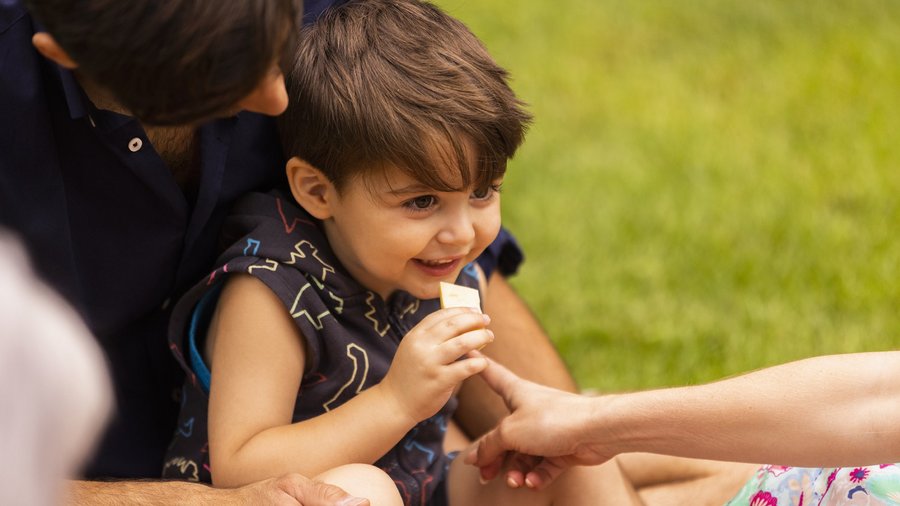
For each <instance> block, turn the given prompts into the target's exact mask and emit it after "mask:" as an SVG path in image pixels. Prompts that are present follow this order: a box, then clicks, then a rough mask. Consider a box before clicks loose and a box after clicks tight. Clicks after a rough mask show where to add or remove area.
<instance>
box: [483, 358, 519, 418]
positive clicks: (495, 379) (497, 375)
mask: <svg viewBox="0 0 900 506" xmlns="http://www.w3.org/2000/svg"><path fill="white" fill-rule="evenodd" d="M481 378H482V379H483V380H484V381H485V383H487V385H488V386H489V387H491V390H493V391H494V392H497V394H498V395H500V397H503V400H504V401H506V405H507V406H509V407H512V406H510V404H511V402H512V390H513V385H515V383H516V382H517V381H524V380H522V379H521V378H519V377H518V376H516V375H515V373H513V372H512V371H510V370H509V369H507V368H506V367H504V366H502V365H500V364H499V363H497V362H495V361H493V360H491V359H489V358H488V367H487V369H485V370H484V371H482V372H481Z"/></svg>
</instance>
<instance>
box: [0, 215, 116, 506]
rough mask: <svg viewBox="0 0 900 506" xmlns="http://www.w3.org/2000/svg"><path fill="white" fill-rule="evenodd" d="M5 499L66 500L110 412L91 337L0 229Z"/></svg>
mask: <svg viewBox="0 0 900 506" xmlns="http://www.w3.org/2000/svg"><path fill="white" fill-rule="evenodd" d="M0 406H3V410H2V413H0V504H16V505H45V504H46V505H55V504H60V503H62V502H64V499H63V494H65V484H66V479H67V478H74V477H75V476H76V473H77V472H78V471H79V468H80V465H81V464H82V463H83V462H84V460H85V459H86V458H87V457H88V455H89V453H90V452H91V451H92V450H93V448H94V445H95V444H96V442H97V437H98V436H99V434H100V432H101V429H102V428H103V425H104V424H105V422H106V421H107V419H108V418H109V414H110V411H111V407H112V396H111V389H110V384H109V379H108V377H107V368H106V364H105V363H104V361H103V358H102V355H101V353H100V350H99V348H98V347H97V345H96V343H95V341H94V338H93V337H92V336H91V334H90V332H89V331H88V330H87V328H86V327H85V326H84V324H83V323H82V322H81V319H80V318H79V317H78V315H77V314H76V313H75V311H73V310H72V309H71V308H70V307H69V306H68V305H67V304H66V303H65V302H64V301H63V300H62V299H61V298H60V297H59V296H57V295H56V293H54V292H53V290H51V289H50V288H49V287H47V286H45V285H44V284H43V283H42V282H41V281H39V280H38V279H37V278H36V277H35V276H34V274H33V273H32V271H31V268H30V266H29V264H28V261H27V258H26V256H25V252H24V250H23V249H22V248H21V247H20V246H19V245H18V243H16V242H15V241H14V240H13V238H12V237H11V236H9V235H8V234H5V233H3V232H2V231H0Z"/></svg>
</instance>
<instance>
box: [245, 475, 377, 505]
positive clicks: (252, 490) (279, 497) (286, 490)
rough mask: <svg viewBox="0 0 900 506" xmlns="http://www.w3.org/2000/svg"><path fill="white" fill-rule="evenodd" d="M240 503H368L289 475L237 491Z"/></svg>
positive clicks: (334, 488)
mask: <svg viewBox="0 0 900 506" xmlns="http://www.w3.org/2000/svg"><path fill="white" fill-rule="evenodd" d="M236 492H237V494H235V497H233V498H234V499H237V501H236V502H237V503H240V504H285V505H289V504H300V505H301V506H368V504H369V501H368V500H366V499H361V498H358V497H352V496H350V495H349V494H347V492H344V491H343V490H341V489H340V488H338V487H337V486H335V485H330V484H328V483H323V482H320V481H314V480H311V479H309V478H307V477H305V476H302V475H299V474H288V475H284V476H282V477H280V478H273V479H269V480H264V481H261V482H257V483H253V484H251V485H247V486H245V487H241V488H239V489H236Z"/></svg>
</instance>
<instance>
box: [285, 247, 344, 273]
mask: <svg viewBox="0 0 900 506" xmlns="http://www.w3.org/2000/svg"><path fill="white" fill-rule="evenodd" d="M304 244H305V245H307V246H309V256H311V257H313V258H315V259H316V261H318V262H319V263H320V264H321V265H322V279H321V281H322V282H323V283H324V282H325V278H326V277H327V276H328V273H329V272H330V273H332V274H334V267H332V266H331V265H329V264H328V263H327V262H325V261H324V260H322V259H321V258H319V248H317V247H315V246H314V245H313V243H311V242H309V241H307V240H306V239H304V240H302V241H299V242H297V243H296V244H294V249H293V251H291V252H289V253H288V254H289V255H290V257H291V259H290V260H289V261H287V262H284V264H285V265H294V264H296V263H297V259H298V258H300V259H304V258H306V253H304V252H303V249H302V248H301V247H302V246H303V245H304Z"/></svg>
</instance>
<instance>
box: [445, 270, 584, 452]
mask: <svg viewBox="0 0 900 506" xmlns="http://www.w3.org/2000/svg"><path fill="white" fill-rule="evenodd" d="M484 312H485V313H486V314H488V315H490V317H491V324H490V325H489V326H488V328H490V329H491V330H492V331H493V332H494V336H495V339H494V342H493V343H491V344H490V345H489V346H487V347H485V348H484V350H482V353H484V354H485V355H487V356H488V357H490V358H492V359H494V360H496V361H497V362H499V363H501V364H503V365H504V366H506V367H507V368H509V369H510V370H511V371H513V372H514V373H516V374H517V375H519V376H521V377H522V378H525V379H528V380H530V381H533V382H535V383H539V384H542V385H547V386H551V387H554V388H557V389H560V390H565V391H568V392H575V391H577V388H578V387H577V385H576V384H575V380H574V379H573V378H572V375H571V374H570V373H569V371H568V369H567V368H566V365H565V363H563V361H562V359H561V358H560V356H559V353H557V351H556V348H554V346H553V343H552V342H551V341H550V339H549V338H548V337H547V335H546V333H545V332H544V329H542V328H541V325H540V323H539V322H538V321H537V318H535V316H534V314H532V312H531V310H530V309H529V308H528V306H527V305H526V304H525V302H524V301H523V300H522V299H521V298H520V297H519V295H518V294H517V293H516V292H515V290H513V288H512V286H510V285H509V282H507V281H506V279H505V278H504V277H503V276H502V275H501V274H500V273H498V272H496V271H495V272H494V273H492V274H491V278H490V282H489V283H488V289H487V291H486V294H485V300H484ZM458 396H459V408H458V410H457V414H456V416H455V420H456V421H457V422H458V423H459V425H460V426H461V428H462V429H463V431H464V432H465V433H466V434H467V435H468V436H469V437H470V438H473V439H474V438H477V437H478V436H480V435H481V434H484V433H485V432H487V431H488V430H490V429H492V428H494V427H495V426H496V425H497V423H498V422H499V421H500V420H501V419H502V418H503V417H504V416H506V415H507V414H508V413H509V411H508V410H507V409H506V406H505V405H504V403H503V400H502V399H501V398H500V397H498V396H497V395H496V394H495V393H494V392H493V391H492V390H491V389H490V388H488V386H487V385H486V384H485V383H484V381H483V380H482V379H481V378H480V377H477V378H470V379H468V380H466V381H465V382H464V383H463V385H462V388H461V389H460V391H459V394H458Z"/></svg>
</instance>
